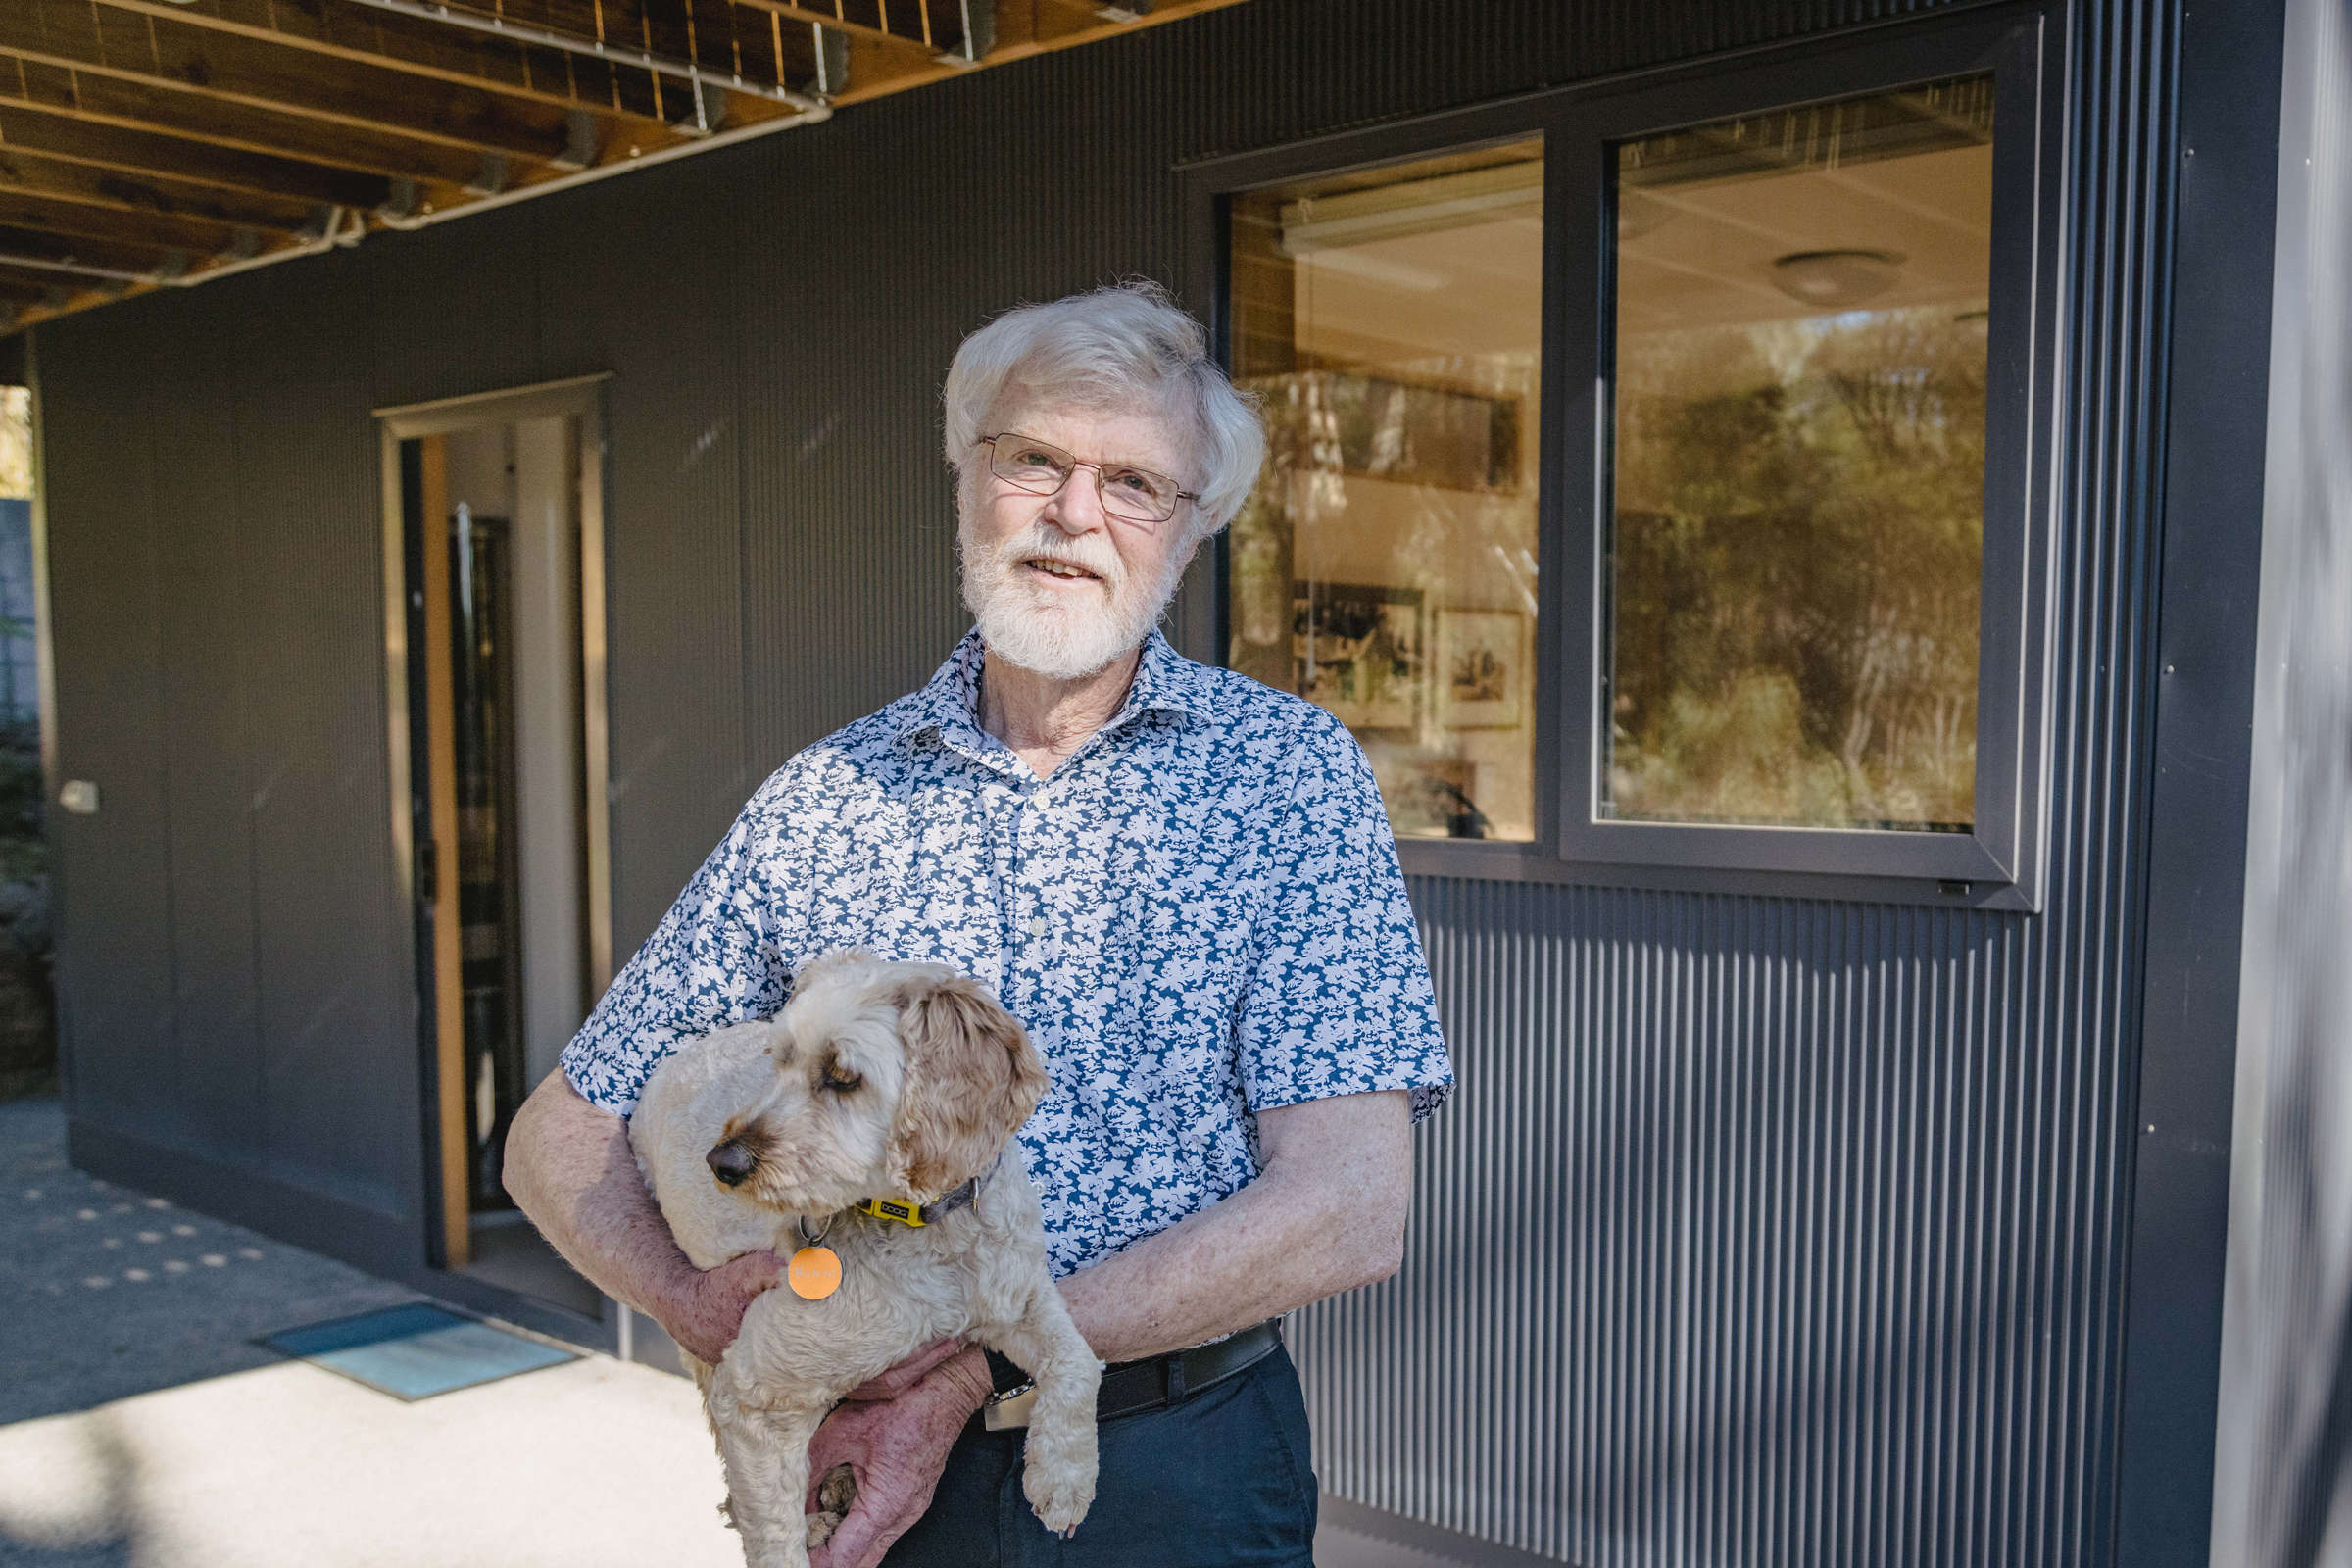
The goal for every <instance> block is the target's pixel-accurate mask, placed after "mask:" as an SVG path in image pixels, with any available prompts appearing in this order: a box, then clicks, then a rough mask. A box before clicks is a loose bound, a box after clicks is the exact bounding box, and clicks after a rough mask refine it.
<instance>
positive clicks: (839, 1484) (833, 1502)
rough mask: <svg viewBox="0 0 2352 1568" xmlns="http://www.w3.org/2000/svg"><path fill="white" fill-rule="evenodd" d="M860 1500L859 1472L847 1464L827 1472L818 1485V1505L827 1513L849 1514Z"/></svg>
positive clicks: (836, 1466) (838, 1465) (839, 1465)
mask: <svg viewBox="0 0 2352 1568" xmlns="http://www.w3.org/2000/svg"><path fill="white" fill-rule="evenodd" d="M857 1500H858V1472H857V1471H856V1470H854V1469H852V1468H851V1467H850V1466H849V1465H848V1464H847V1463H843V1464H837V1465H835V1466H834V1467H833V1468H832V1469H830V1470H828V1471H826V1472H825V1478H824V1479H823V1480H822V1481H819V1482H818V1483H817V1484H816V1505H817V1506H818V1507H819V1508H821V1509H823V1510H824V1511H825V1512H827V1513H848V1512H849V1511H850V1505H851V1504H852V1503H854V1502H856V1501H857Z"/></svg>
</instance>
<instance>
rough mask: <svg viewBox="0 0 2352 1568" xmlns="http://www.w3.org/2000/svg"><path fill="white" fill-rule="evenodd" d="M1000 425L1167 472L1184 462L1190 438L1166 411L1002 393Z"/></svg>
mask: <svg viewBox="0 0 2352 1568" xmlns="http://www.w3.org/2000/svg"><path fill="white" fill-rule="evenodd" d="M997 407H998V410H999V413H998V415H997V418H996V420H995V423H996V426H997V428H998V429H1000V430H1018V431H1019V432H1020V433H1021V434H1023V435H1032V436H1035V437H1037V438H1038V439H1039V440H1041V441H1051V442H1053V443H1054V445H1055V446H1059V447H1066V448H1068V449H1069V450H1070V451H1071V452H1073V453H1075V454H1076V455H1077V456H1079V457H1081V458H1085V459H1086V460H1088V461H1089V462H1094V461H1097V460H1099V459H1103V458H1109V459H1113V460H1116V461H1118V462H1123V463H1132V464H1135V465H1137V466H1141V467H1146V468H1160V469H1166V470H1170V471H1173V470H1175V469H1179V468H1182V467H1184V466H1186V464H1187V463H1188V462H1189V461H1190V457H1191V450H1192V448H1191V443H1190V442H1189V441H1188V440H1187V439H1186V436H1185V431H1184V427H1183V425H1182V423H1181V422H1180V421H1179V420H1178V419H1177V417H1175V416H1174V415H1173V414H1172V413H1170V412H1168V411H1166V410H1162V409H1154V408H1151V407H1148V406H1146V407H1138V408H1130V409H1116V410H1111V409H1103V408H1102V407H1100V406H1096V405H1089V404H1085V403H1078V402H1073V401H1070V400H1068V399H1058V398H1037V397H1022V396H1018V395H1008V396H1007V397H1005V400H1004V401H1002V402H1001V403H999V404H998V405H997Z"/></svg>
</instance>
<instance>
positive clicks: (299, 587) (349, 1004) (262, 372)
mask: <svg viewBox="0 0 2352 1568" xmlns="http://www.w3.org/2000/svg"><path fill="white" fill-rule="evenodd" d="M243 281H244V282H245V283H246V286H247V287H248V288H250V289H252V290H253V291H254V292H255V293H256V294H259V293H261V291H262V290H263V289H265V288H266V289H267V290H268V293H267V300H268V309H269V311H270V318H271V323H272V327H273V330H274V333H275V344H274V348H273V351H272V352H271V353H270V354H269V355H268V356H266V357H253V358H248V359H242V360H239V361H236V362H235V363H236V369H235V373H234V381H233V383H232V385H233V387H234V391H233V396H234V399H235V408H236V423H237V432H238V450H239V454H240V458H241V461H242V467H243V473H242V476H241V477H242V484H241V487H240V494H239V497H238V501H239V515H240V517H241V519H242V524H243V527H244V529H245V531H246V534H247V537H248V539H249V541H250V543H249V549H250V552H251V555H250V559H251V561H252V562H253V563H254V564H255V566H256V569H255V570H254V571H253V572H252V573H251V574H250V576H249V578H248V581H247V586H246V590H245V593H244V595H243V608H244V611H245V613H246V614H247V616H248V617H249V624H250V628H251V632H250V636H251V641H250V642H249V644H248V647H249V649H250V653H251V659H252V663H251V666H250V667H251V671H252V678H251V680H250V682H249V683H248V685H247V687H246V705H247V707H246V711H247V713H248V715H249V720H248V721H249V724H250V725H251V731H250V733H251V735H252V738H253V741H254V742H255V743H258V744H253V746H252V749H251V750H250V751H249V752H248V753H247V764H248V769H249V771H248V775H247V780H246V785H247V790H248V792H249V793H248V796H247V809H249V810H250V811H251V813H252V833H253V859H254V864H253V879H252V888H251V897H252V900H253V908H254V915H255V924H254V934H255V955H254V968H255V974H256V976H257V986H258V991H259V1003H260V1016H261V1024H262V1041H263V1063H264V1065H263V1094H264V1099H265V1106H266V1110H265V1128H266V1131H265V1140H266V1142H265V1148H266V1150H267V1152H268V1157H269V1163H270V1167H271V1168H272V1169H273V1170H275V1171H276V1172H277V1173H278V1174H279V1175H281V1176H283V1177H287V1178H289V1179H293V1180H298V1181H303V1182H307V1183H310V1184H314V1185H316V1186H317V1187H318V1188H319V1190H320V1191H323V1192H328V1193H332V1194H333V1195H335V1196H336V1197H338V1198H341V1199H343V1200H344V1201H349V1202H353V1203H360V1204H365V1205H368V1206H372V1207H378V1208H383V1209H386V1210H393V1209H397V1208H399V1207H400V1206H401V1200H402V1195H403V1192H404V1190H405V1188H406V1183H407V1179H408V1176H409V1173H410V1172H411V1171H412V1170H413V1168H414V1167H415V1165H416V1164H417V1157H418V1156H417V1147H416V1145H417V1135H416V1131H415V1129H416V1128H417V1125H418V1123H417V1119H416V1116H415V1106H416V1095H415V1091H414V1089H413V1088H412V1087H411V1086H412V1085H413V1083H414V1080H415V1077H416V1046H415V1036H414V1034H413V1032H412V1030H411V1013H410V1009H409V1007H408V1006H407V1005H405V1003H404V999H403V998H402V997H401V995H400V994H399V990H398V988H396V986H395V985H394V984H393V976H394V973H395V971H396V965H398V964H399V961H400V959H401V958H402V956H403V955H404V947H405V943H406V939H407V933H406V931H405V929H401V928H399V927H396V926H395V925H394V924H393V922H392V920H391V919H390V918H389V916H390V913H391V908H390V904H389V901H388V900H386V898H385V897H384V890H385V888H386V886H387V885H388V883H389V881H390V879H391V876H392V865H391V843H390V834H389V824H390V822H391V805H390V802H389V800H388V799H387V797H386V789H387V773H386V768H385V761H384V745H385V723H384V674H383V669H384V652H383V649H384V641H383V589H382V586H381V584H382V570H381V558H382V545H381V542H380V541H381V536H382V535H381V527H380V525H379V523H378V522H377V520H376V519H377V515H378V509H379V506H380V502H379V499H378V498H379V496H380V493H381V492H380V490H379V488H378V481H377V477H376V472H375V468H376V462H375V452H374V449H373V443H372V442H371V441H369V440H368V439H367V437H368V435H370V434H371V433H372V432H370V431H369V429H368V401H369V386H368V350H369V344H368V335H367V331H366V322H367V319H366V317H365V315H364V314H363V313H361V312H360V311H357V310H354V309H353V308H352V304H353V301H352V299H351V297H350V293H349V290H350V289H351V288H352V286H353V284H354V281H355V280H354V279H353V277H352V276H351V272H350V270H349V269H348V268H346V269H324V268H322V269H318V270H302V271H295V272H290V273H288V274H287V275H286V276H284V277H276V278H269V279H267V280H264V279H262V278H260V277H254V278H251V279H246V280H243ZM248 309H251V305H250V304H249V305H248ZM355 432H356V438H355ZM191 652H194V651H191ZM197 657H202V656H201V655H200V654H199V655H198V656H197ZM359 1106H377V1107H380V1108H379V1109H377V1110H376V1111H375V1112H373V1113H370V1114H355V1113H354V1112H353V1111H352V1110H350V1109H347V1108H345V1107H359ZM404 1106H405V1107H407V1109H408V1110H409V1114H408V1115H407V1116H401V1115H400V1114H398V1112H399V1111H400V1109H401V1108H402V1107H404Z"/></svg>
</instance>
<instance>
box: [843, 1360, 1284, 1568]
mask: <svg viewBox="0 0 2352 1568" xmlns="http://www.w3.org/2000/svg"><path fill="white" fill-rule="evenodd" d="M1027 1436H1028V1434H1027V1433H1026V1432H1019V1431H1014V1432H983V1431H980V1430H979V1429H978V1424H977V1423H976V1422H975V1423H974V1425H973V1426H972V1427H970V1428H967V1429H966V1430H965V1432H964V1434H963V1436H962V1437H961V1438H960V1439H959V1440H957V1442H956V1447H955V1449H954V1451H953V1452H951V1453H950V1454H949V1456H948V1468H947V1471H946V1473H945V1474H943V1475H942V1476H941V1477H940V1478H939V1490H938V1491H937V1492H936V1493H935V1494H933V1495H932V1498H931V1507H930V1510H929V1511H928V1512H926V1513H925V1514H924V1515H923V1517H922V1520H921V1522H920V1523H918V1524H917V1525H916V1526H915V1527H914V1528H913V1529H912V1530H909V1531H908V1532H907V1534H906V1535H904V1536H902V1537H900V1538H899V1544H897V1545H895V1546H893V1547H892V1548H891V1550H890V1555H889V1556H887V1557H885V1558H883V1559H882V1561H883V1568H1239V1565H1242V1564H1250V1565H1252V1568H1256V1565H1264V1568H1313V1565H1314V1540H1315V1473H1314V1470H1313V1468H1312V1466H1311V1464H1310V1463H1309V1459H1308V1454H1307V1441H1306V1403H1305V1400H1304V1399H1303V1398H1302V1397H1300V1395H1299V1372H1298V1369H1297V1368H1296V1367H1294V1366H1293V1365H1292V1364H1291V1357H1290V1352H1289V1351H1287V1350H1284V1349H1280V1348H1277V1349H1275V1350H1274V1351H1273V1352H1272V1353H1271V1354H1269V1355H1267V1356H1266V1357H1265V1358H1264V1359H1262V1360H1260V1361H1259V1362H1258V1363H1257V1364H1256V1365H1254V1366H1252V1367H1250V1369H1249V1370H1248V1371H1246V1372H1242V1373H1238V1374H1236V1375H1235V1376H1233V1377H1231V1378H1228V1379H1226V1380H1225V1381H1224V1382H1222V1383H1220V1384H1217V1385H1216V1386H1215V1387H1214V1388H1211V1389H1210V1390H1208V1392H1206V1393H1205V1394H1199V1395H1195V1396H1194V1397H1192V1398H1190V1399H1187V1400H1185V1401H1184V1403H1182V1404H1179V1405H1176V1406H1174V1407H1172V1408H1169V1409H1161V1410H1146V1411H1142V1412H1140V1413H1138V1414H1135V1415H1129V1416H1121V1417H1120V1418H1119V1419H1117V1420H1115V1421H1105V1422H1103V1425H1102V1427H1101V1429H1100V1438H1101V1442H1102V1449H1103V1472H1102V1479H1101V1480H1100V1481H1099V1482H1098V1483H1097V1484H1096V1487H1095V1501H1094V1506H1093V1507H1091V1508H1089V1509H1088V1510H1087V1514H1086V1521H1085V1523H1083V1524H1081V1525H1080V1526H1079V1527H1078V1533H1077V1535H1075V1536H1073V1537H1072V1538H1071V1539H1069V1540H1067V1541H1063V1540H1061V1539H1060V1538H1059V1537H1057V1536H1054V1535H1053V1534H1051V1533H1049V1532H1048V1531H1047V1529H1046V1527H1045V1526H1043V1525H1041V1524H1039V1523H1038V1522H1037V1515H1035V1514H1034V1513H1031V1512H1030V1511H1029V1499H1028V1498H1026V1497H1024V1496H1022V1495H1021V1442H1022V1440H1023V1439H1024V1438H1026V1437H1027Z"/></svg>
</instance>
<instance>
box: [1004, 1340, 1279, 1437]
mask: <svg viewBox="0 0 2352 1568" xmlns="http://www.w3.org/2000/svg"><path fill="white" fill-rule="evenodd" d="M1281 1346H1282V1320H1281V1319H1280V1318H1271V1317H1270V1318H1268V1319H1266V1320H1265V1321H1264V1322H1263V1323H1253V1324H1251V1325H1250V1327H1248V1328H1246V1329H1244V1330H1242V1331H1241V1332H1240V1333H1239V1334H1234V1335H1229V1336H1227V1337H1226V1338H1224V1339H1221V1340H1212V1341H1210V1342H1209V1343H1208V1344H1206V1345H1196V1346H1194V1347H1193V1348H1191V1349H1189V1350H1170V1351H1168V1352H1167V1353H1166V1354H1165V1355H1153V1356H1147V1357H1146V1358H1145V1359H1143V1360H1141V1361H1113V1362H1111V1363H1110V1364H1109V1365H1108V1366H1106V1367H1104V1368H1103V1392H1102V1394H1101V1395H1100V1396H1099V1397H1097V1398H1096V1401H1095V1418H1096V1419H1097V1420H1099V1421H1111V1420H1115V1419H1117V1418H1118V1417H1120V1416H1123V1415H1138V1414H1141V1413H1142V1412H1143V1411H1146V1410H1161V1409H1165V1408H1167V1407H1168V1406H1169V1405H1172V1404H1182V1403H1183V1402H1184V1401H1185V1400H1187V1399H1189V1398H1191V1397H1193V1396H1194V1395H1196V1394H1199V1393H1201V1391H1202V1390H1204V1389H1209V1388H1213V1387H1214V1386H1216V1385H1217V1384H1219V1383H1222V1382H1224V1381H1225V1380H1226V1379H1227V1378H1230V1377H1234V1376H1237V1375H1239V1374H1241V1373H1243V1372H1247V1371H1249V1370H1250V1368H1251V1367H1253V1366H1255V1365H1257V1363H1258V1362H1260V1361H1262V1360H1264V1359H1265V1358H1266V1357H1267V1356H1269V1355H1271V1354H1273V1353H1274V1351H1275V1350H1277V1349H1279V1348H1281ZM988 1369H989V1373H990V1375H991V1376H992V1377H993V1378H994V1379H995V1380H996V1385H997V1394H996V1397H995V1398H993V1399H991V1400H990V1401H989V1402H988V1403H987V1405H985V1406H984V1407H983V1408H982V1409H981V1411H980V1413H979V1414H978V1415H976V1416H974V1417H973V1418H972V1419H973V1420H974V1421H976V1422H978V1423H980V1425H981V1427H982V1428H983V1429H984V1430H986V1431H989V1432H1008V1431H1011V1430H1012V1429H1014V1428H1016V1427H1025V1426H1027V1425H1028V1424H1029V1405H1030V1401H1031V1399H1032V1398H1033V1397H1034V1391H1033V1390H1032V1389H1031V1388H1030V1386H1029V1374H1028V1373H1026V1372H1024V1371H1022V1370H1021V1369H1020V1368H1019V1367H1018V1366H1016V1365H1014V1364H1013V1363H1012V1362H1011V1361H1008V1360H1006V1359H1005V1357H1004V1356H1001V1355H999V1354H998V1353H997V1352H996V1351H994V1350H991V1351H989V1352H988Z"/></svg>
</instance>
